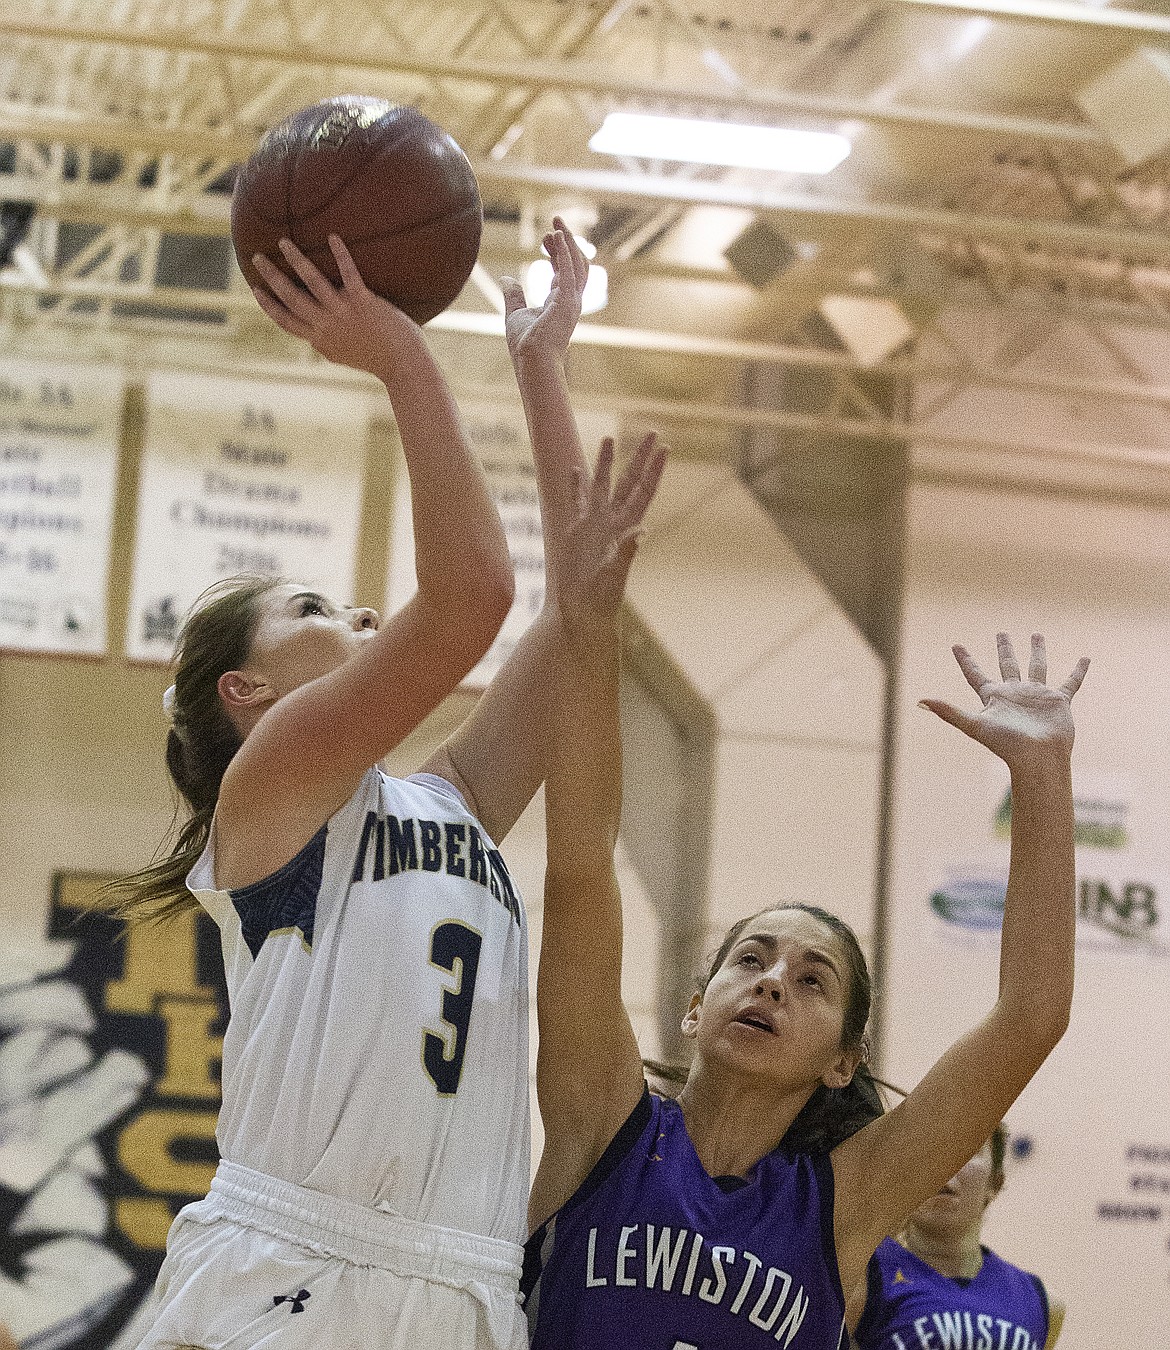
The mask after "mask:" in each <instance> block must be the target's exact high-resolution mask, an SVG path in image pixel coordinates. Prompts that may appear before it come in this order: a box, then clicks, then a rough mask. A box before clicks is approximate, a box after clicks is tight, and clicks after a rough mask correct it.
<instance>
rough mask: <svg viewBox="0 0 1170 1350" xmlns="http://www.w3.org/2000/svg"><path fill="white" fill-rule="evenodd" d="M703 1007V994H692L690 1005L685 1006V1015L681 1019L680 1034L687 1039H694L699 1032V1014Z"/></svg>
mask: <svg viewBox="0 0 1170 1350" xmlns="http://www.w3.org/2000/svg"><path fill="white" fill-rule="evenodd" d="M702 1007H703V995H702V994H692V995H691V1003H690V1007H689V1008H687V1011H686V1015H685V1016H684V1017H683V1020H682V1024H681V1025H682V1034H683V1035H684V1036H685V1037H686V1038H687V1039H688V1040H694V1038H695V1037H696V1036H697V1035H698V1034H699V1015H700V1013H701V1011H702Z"/></svg>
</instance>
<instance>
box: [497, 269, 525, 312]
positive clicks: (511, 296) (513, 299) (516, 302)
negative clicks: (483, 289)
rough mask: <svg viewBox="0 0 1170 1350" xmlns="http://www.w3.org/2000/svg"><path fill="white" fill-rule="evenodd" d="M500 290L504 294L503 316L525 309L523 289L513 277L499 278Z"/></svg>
mask: <svg viewBox="0 0 1170 1350" xmlns="http://www.w3.org/2000/svg"><path fill="white" fill-rule="evenodd" d="M500 290H501V291H503V293H504V314H505V316H507V315H509V314H515V313H516V311H517V310H521V309H526V308H527V305H526V304H525V301H524V287H523V286H521V285H520V283H519V282H518V281H517V280H516V278H515V277H501V278H500Z"/></svg>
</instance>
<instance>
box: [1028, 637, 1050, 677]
mask: <svg viewBox="0 0 1170 1350" xmlns="http://www.w3.org/2000/svg"><path fill="white" fill-rule="evenodd" d="M1028 679H1030V680H1032V681H1034V682H1035V683H1036V684H1046V683H1047V682H1048V657H1047V655H1046V653H1045V650H1044V634H1043V633H1033V634H1032V654H1031V657H1030V658H1029V660H1028Z"/></svg>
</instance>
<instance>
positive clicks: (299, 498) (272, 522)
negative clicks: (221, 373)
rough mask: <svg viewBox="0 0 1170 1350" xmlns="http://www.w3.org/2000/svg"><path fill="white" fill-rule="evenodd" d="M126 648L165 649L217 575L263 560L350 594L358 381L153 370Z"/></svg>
mask: <svg viewBox="0 0 1170 1350" xmlns="http://www.w3.org/2000/svg"><path fill="white" fill-rule="evenodd" d="M146 402H147V413H146V416H147V420H146V442H145V445H144V447H143V453H142V471H141V475H140V479H139V489H138V531H137V538H136V541H135V549H134V575H133V582H132V586H131V593H130V611H129V617H128V620H127V630H126V654H127V655H128V656H129V657H130V658H131V659H132V660H138V661H160V662H166V661H169V660H170V658H171V655H172V651H173V648H174V643H175V639H176V637H177V636H178V631H179V625H180V624H181V623H182V620H183V616H184V615H185V614H186V612H187V610H188V609H189V608H190V607H191V605H192V604H193V602H194V601H195V600H196V599H197V598H198V597H199V596H200V595H201V594H202V593H203V591H205V590H206V589H207V587H208V586H210V585H212V584H213V583H214V582H216V581H221V580H223V579H224V578H225V577H230V576H234V575H236V574H238V573H242V572H248V573H262V574H264V575H271V576H283V577H286V578H287V579H289V580H290V581H296V582H303V583H304V584H305V585H307V586H310V587H312V588H313V589H315V590H320V591H322V592H324V593H325V594H326V595H328V596H331V597H332V598H334V599H337V600H339V601H341V602H343V603H347V604H348V603H349V602H350V601H351V600H352V598H353V585H354V567H355V563H356V557H357V543H358V530H359V525H360V519H361V496H362V469H363V455H364V448H365V441H366V429H367V424H368V403H367V400H366V396H365V394H364V393H360V392H341V391H337V390H331V389H313V388H303V387H300V386H296V385H284V384H267V383H259V382H256V381H252V380H230V379H222V378H219V377H214V378H212V377H209V376H203V375H190V374H183V373H179V372H170V371H167V372H161V373H156V374H153V375H151V376H150V378H149V380H148V382H147V386H146Z"/></svg>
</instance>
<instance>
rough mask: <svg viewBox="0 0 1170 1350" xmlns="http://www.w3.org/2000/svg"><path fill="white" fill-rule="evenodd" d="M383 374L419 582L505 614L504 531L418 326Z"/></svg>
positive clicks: (427, 590)
mask: <svg viewBox="0 0 1170 1350" xmlns="http://www.w3.org/2000/svg"><path fill="white" fill-rule="evenodd" d="M378 374H379V377H380V378H381V379H382V381H383V383H384V384H385V386H386V390H387V392H388V393H389V395H390V402H391V405H392V406H393V408H394V416H395V420H396V422H397V425H398V434H399V438H400V439H401V442H402V450H403V454H404V455H405V457H406V465H407V470H408V472H409V474H410V487H411V504H412V514H413V521H414V547H415V568H416V572H417V575H418V584H419V590H420V591H421V592H422V593H423V594H430V595H434V596H437V597H452V598H454V599H456V600H457V601H460V602H463V601H467V602H469V603H473V604H476V603H481V602H482V600H483V599H484V598H486V597H490V598H491V599H492V600H493V602H494V603H495V605H496V606H497V607H500V608H502V612H501V613H500V615H499V620H500V621H502V619H503V614H504V613H506V612H507V605H508V604H510V603H511V593H512V586H513V580H512V567H511V562H510V560H509V557H508V544H507V539H506V538H505V536H504V529H503V526H502V525H501V523H500V517H499V513H498V512H497V510H496V507H495V503H494V502H493V501H492V498H491V494H490V493H489V491H488V487H487V483H486V481H485V479H484V475H483V471H482V470H481V468H480V466H479V463H478V461H477V459H476V457H475V454H474V452H473V450H472V448H471V445H470V444H469V442H468V440H467V437H466V434H465V433H464V430H463V424H462V421H461V419H460V416H459V410H458V408H457V407H456V404H455V400H454V399H453V398H452V396H451V392H450V390H449V388H448V387H447V382H446V380H445V379H444V377H443V374H442V372H441V371H440V370H439V367H438V365H437V364H436V362H435V359H434V357H433V356H432V355H431V353H430V350H429V349H428V348H427V345H426V342H425V340H424V339H423V337H422V335H421V333H420V334H419V335H418V340H417V342H415V343H411V344H410V346H409V349H408V350H403V349H399V350H398V351H397V352H396V353H395V361H394V367H393V369H392V370H389V371H386V372H382V371H379V372H378ZM505 601H506V603H505ZM497 627H498V623H497Z"/></svg>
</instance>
